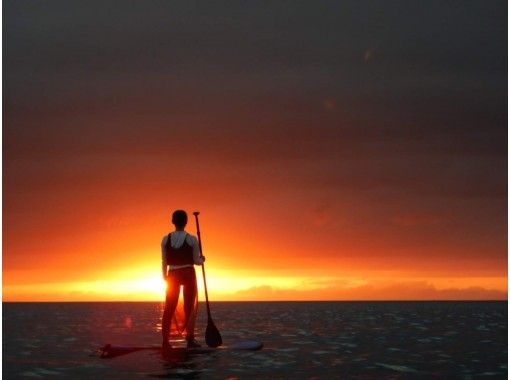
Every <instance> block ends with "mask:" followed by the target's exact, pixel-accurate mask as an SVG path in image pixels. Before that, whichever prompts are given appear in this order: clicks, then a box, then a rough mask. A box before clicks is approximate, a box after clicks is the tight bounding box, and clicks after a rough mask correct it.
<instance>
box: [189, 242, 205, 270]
mask: <svg viewBox="0 0 510 380" xmlns="http://www.w3.org/2000/svg"><path fill="white" fill-rule="evenodd" d="M192 239H193V261H194V262H195V265H202V264H203V263H204V261H205V257H204V256H202V255H201V254H200V246H199V245H198V240H197V238H196V237H194V236H192Z"/></svg>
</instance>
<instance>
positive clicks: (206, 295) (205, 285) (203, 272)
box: [193, 212, 211, 319]
mask: <svg viewBox="0 0 510 380" xmlns="http://www.w3.org/2000/svg"><path fill="white" fill-rule="evenodd" d="M193 215H195V221H196V224H197V236H198V247H199V248H200V256H204V254H203V253H202V238H201V237H200V224H199V223H198V212H194V213H193ZM201 267H202V277H203V278H204V290H205V305H206V306H207V317H208V318H209V319H211V309H210V308H209V295H208V294H207V282H206V281H205V268H204V263H202V265H201Z"/></svg>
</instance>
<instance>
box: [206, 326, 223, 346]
mask: <svg viewBox="0 0 510 380" xmlns="http://www.w3.org/2000/svg"><path fill="white" fill-rule="evenodd" d="M205 343H206V344H207V345H208V346H209V347H218V346H221V343H222V340H221V335H220V332H219V331H218V329H217V328H216V326H215V325H214V323H213V321H212V320H208V321H207V327H206V329H205Z"/></svg>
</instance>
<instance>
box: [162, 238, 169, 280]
mask: <svg viewBox="0 0 510 380" xmlns="http://www.w3.org/2000/svg"><path fill="white" fill-rule="evenodd" d="M167 240H168V235H167V236H165V237H164V238H163V240H162V241H161V271H162V272H163V280H165V281H166V278H167V276H168V263H167V262H166V241H167Z"/></svg>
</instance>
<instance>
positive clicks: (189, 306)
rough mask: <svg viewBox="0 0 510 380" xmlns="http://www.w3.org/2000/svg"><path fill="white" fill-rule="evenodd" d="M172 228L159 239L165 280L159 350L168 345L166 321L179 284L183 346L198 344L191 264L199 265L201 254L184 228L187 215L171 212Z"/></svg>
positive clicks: (193, 268)
mask: <svg viewBox="0 0 510 380" xmlns="http://www.w3.org/2000/svg"><path fill="white" fill-rule="evenodd" d="M172 223H173V224H174V225H175V231H174V232H171V233H169V234H168V235H167V236H165V237H164V238H163V241H162V242H161V254H162V264H163V265H162V267H163V268H162V269H163V278H164V279H165V281H166V283H167V290H166V301H165V311H164V312H163V320H162V323H161V324H162V326H161V330H162V333H163V349H165V348H170V347H171V346H170V343H169V342H168V338H169V334H170V324H171V321H172V317H173V315H174V313H175V309H176V307H177V302H178V300H179V292H180V287H181V285H182V288H183V291H182V293H183V297H184V314H185V321H184V326H185V329H186V341H187V346H188V347H189V348H191V347H200V345H199V344H198V342H197V341H196V340H195V320H196V314H197V313H196V307H197V278H196V275H195V267H194V265H201V264H202V263H203V262H204V261H205V257H203V256H201V254H200V248H199V245H198V240H197V238H196V237H195V236H193V235H190V234H188V233H187V232H186V231H184V228H185V227H186V224H187V223H188V215H187V214H186V212H185V211H183V210H176V211H174V213H173V214H172Z"/></svg>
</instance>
